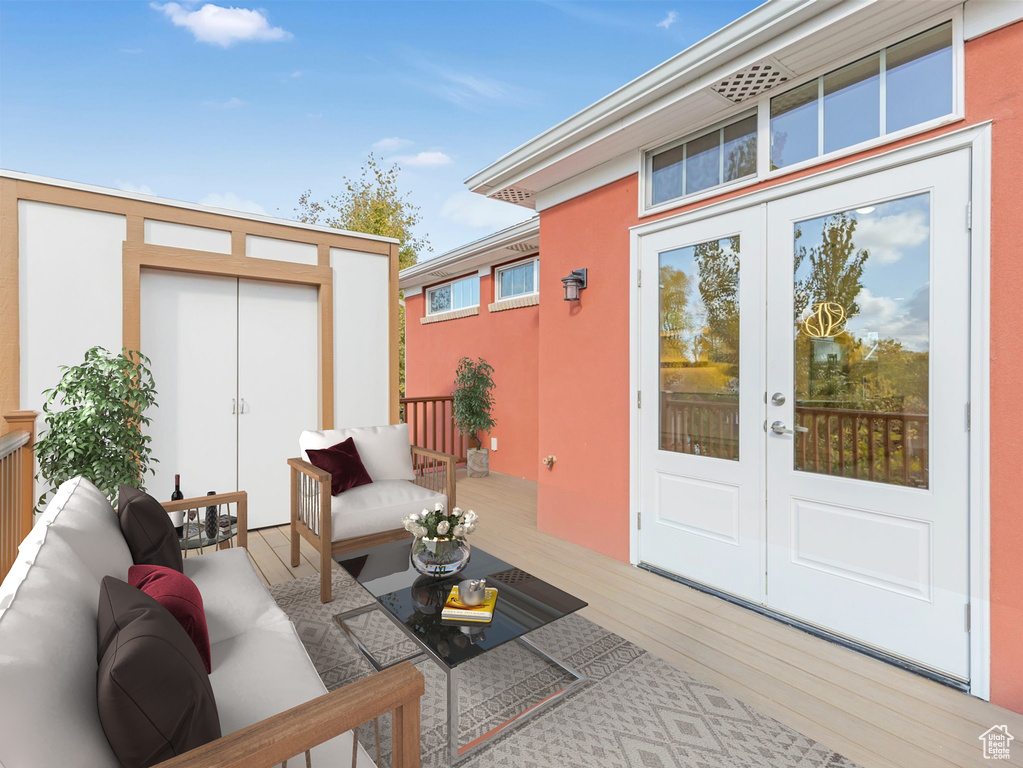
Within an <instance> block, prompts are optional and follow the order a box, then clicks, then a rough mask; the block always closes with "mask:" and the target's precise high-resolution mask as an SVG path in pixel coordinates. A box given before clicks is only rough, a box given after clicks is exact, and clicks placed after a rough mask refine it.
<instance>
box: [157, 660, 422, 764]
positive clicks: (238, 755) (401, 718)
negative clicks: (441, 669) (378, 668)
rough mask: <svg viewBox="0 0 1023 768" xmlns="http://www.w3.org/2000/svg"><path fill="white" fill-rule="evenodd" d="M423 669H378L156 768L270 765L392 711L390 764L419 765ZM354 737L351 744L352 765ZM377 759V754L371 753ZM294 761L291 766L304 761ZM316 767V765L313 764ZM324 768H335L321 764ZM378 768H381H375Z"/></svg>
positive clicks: (409, 665)
mask: <svg viewBox="0 0 1023 768" xmlns="http://www.w3.org/2000/svg"><path fill="white" fill-rule="evenodd" d="M423 691H424V683H423V675H422V673H421V672H420V671H419V670H418V669H416V668H415V667H414V666H413V665H412V662H409V661H404V662H402V663H401V664H399V665H397V666H394V667H391V668H389V669H385V670H384V671H383V672H377V673H376V674H373V675H370V676H369V677H366V678H363V679H362V680H358V681H356V682H354V683H351V684H349V685H346V686H345V687H344V688H339V689H338V690H336V691H331V692H330V693H327V694H324V695H323V696H320V697H319V698H317V699H313V700H312V701H308V702H306V703H305V704H300V705H298V706H297V707H293V708H292V709H289V710H287V711H286V712H281V713H280V714H279V715H274V716H273V717H268V718H267V719H266V720H261V721H260V722H258V723H255V724H253V725H250V726H249V727H248V728H242V729H241V730H240V731H235V732H234V733H230V734H228V735H227V736H224V737H222V738H219V739H217V740H216V741H212V742H210V743H209V744H206V745H204V746H202V747H198V748H196V749H193V750H192V751H191V752H187V753H185V754H183V755H178V756H177V757H174V758H171V759H170V760H167V761H165V762H162V763H160V764H159V765H158V766H156V768H271V766H279V765H282V764H284V763H285V762H287V761H288V760H291V759H292V758H295V757H301V756H302V755H303V754H307V751H308V750H310V749H312V748H313V747H315V746H316V745H317V744H322V743H323V742H325V741H328V740H330V739H332V738H334V737H335V736H340V735H341V734H342V733H344V732H345V731H353V734H352V736H353V739H354V737H355V736H356V734H355V733H354V730H355V729H356V728H358V727H359V726H360V725H361V724H362V723H367V722H369V721H370V720H373V719H375V718H377V717H380V716H381V715H384V714H386V713H387V712H390V713H391V718H392V720H391V733H392V735H391V739H392V747H391V761H392V762H391V764H392V766H393V768H419V764H420V753H419V699H420V697H421V696H422V695H423ZM357 744H358V739H354V740H353V743H352V748H353V754H352V768H355V761H356V755H357V753H356V750H357V748H358V747H357ZM376 758H377V762H378V763H379V761H380V755H379V754H378V755H377V756H376ZM308 760H309V757H308V756H306V758H305V760H301V759H299V760H295V761H294V765H295V766H296V768H297V766H302V765H308V764H309V763H308V762H307V761H308ZM313 768H316V766H313ZM323 768H340V766H329V767H328V766H324V767H323ZM380 768H383V767H382V766H380Z"/></svg>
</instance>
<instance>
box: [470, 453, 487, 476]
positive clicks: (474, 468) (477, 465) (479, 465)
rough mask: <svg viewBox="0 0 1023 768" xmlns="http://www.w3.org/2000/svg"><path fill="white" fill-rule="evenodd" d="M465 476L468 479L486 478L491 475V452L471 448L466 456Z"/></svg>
mask: <svg viewBox="0 0 1023 768" xmlns="http://www.w3.org/2000/svg"><path fill="white" fill-rule="evenodd" d="M465 474H466V475H467V476H468V477H486V476H487V475H489V474H490V451H488V450H487V449H486V448H470V449H469V452H468V454H466V461H465Z"/></svg>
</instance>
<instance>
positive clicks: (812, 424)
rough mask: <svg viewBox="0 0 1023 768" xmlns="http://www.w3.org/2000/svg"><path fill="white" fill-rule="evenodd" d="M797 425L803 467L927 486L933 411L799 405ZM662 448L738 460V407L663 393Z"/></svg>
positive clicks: (797, 445) (797, 447) (799, 465)
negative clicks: (889, 411) (905, 411)
mask: <svg viewBox="0 0 1023 768" xmlns="http://www.w3.org/2000/svg"><path fill="white" fill-rule="evenodd" d="M796 424H797V425H798V426H801V427H806V429H807V431H806V432H797V433H796V435H795V444H794V450H795V457H796V465H795V466H796V469H798V470H800V471H803V472H815V473H819V474H827V475H838V476H841V477H852V478H858V479H860V480H873V481H876V482H881V483H893V484H896V485H907V486H911V487H917V488H926V487H927V483H928V440H927V438H928V431H927V427H928V417H927V414H921V413H886V412H883V411H860V410H856V409H851V408H809V407H803V406H796ZM661 450H664V451H675V452H678V453H689V454H695V455H700V456H713V457H715V458H723V459H732V460H735V459H738V458H739V407H738V405H737V404H736V403H729V402H720V401H718V402H715V401H706V400H682V399H678V398H677V396H675V395H673V393H671V392H662V393H661Z"/></svg>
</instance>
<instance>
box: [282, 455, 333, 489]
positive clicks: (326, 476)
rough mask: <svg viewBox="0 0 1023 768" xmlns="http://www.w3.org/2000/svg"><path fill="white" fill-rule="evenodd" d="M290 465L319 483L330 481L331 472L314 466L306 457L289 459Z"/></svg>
mask: <svg viewBox="0 0 1023 768" xmlns="http://www.w3.org/2000/svg"><path fill="white" fill-rule="evenodd" d="M288 466H289V467H291V468H292V469H297V470H298V471H299V472H301V473H302V474H303V475H308V476H309V477H311V478H312V479H313V480H315V481H316V482H318V483H329V482H330V472H328V471H327V470H325V469H320V468H319V467H314V466H313V465H312V464H310V463H309V462H308V461H305V460H304V459H297V458H296V459H288Z"/></svg>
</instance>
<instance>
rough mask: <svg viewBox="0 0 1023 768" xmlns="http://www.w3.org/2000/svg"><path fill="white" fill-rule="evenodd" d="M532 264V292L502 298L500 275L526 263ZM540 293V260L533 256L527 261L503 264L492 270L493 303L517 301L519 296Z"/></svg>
mask: <svg viewBox="0 0 1023 768" xmlns="http://www.w3.org/2000/svg"><path fill="white" fill-rule="evenodd" d="M530 262H532V263H533V290H532V291H529V292H528V293H516V294H514V295H512V296H504V295H502V293H501V273H502V272H507V271H508V270H509V269H517V268H518V267H522V266H524V265H526V264H528V263H530ZM539 293H540V259H539V258H538V257H536V256H533V257H532V258H529V259H522V260H521V261H516V262H513V263H511V264H505V265H503V266H500V267H497V268H495V269H494V301H504V300H505V299H517V298H519V297H521V296H537V295H539Z"/></svg>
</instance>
